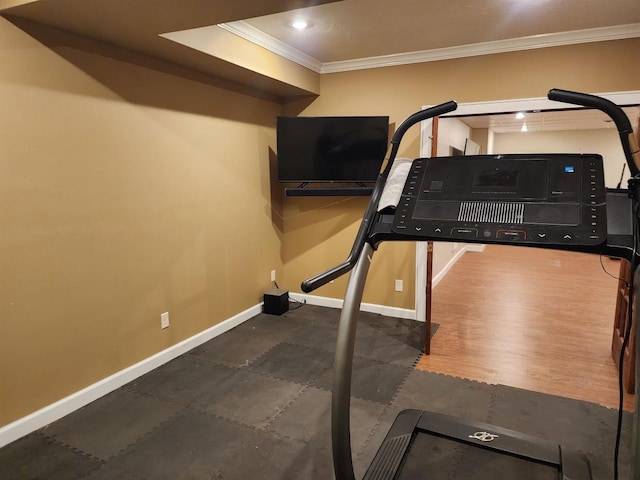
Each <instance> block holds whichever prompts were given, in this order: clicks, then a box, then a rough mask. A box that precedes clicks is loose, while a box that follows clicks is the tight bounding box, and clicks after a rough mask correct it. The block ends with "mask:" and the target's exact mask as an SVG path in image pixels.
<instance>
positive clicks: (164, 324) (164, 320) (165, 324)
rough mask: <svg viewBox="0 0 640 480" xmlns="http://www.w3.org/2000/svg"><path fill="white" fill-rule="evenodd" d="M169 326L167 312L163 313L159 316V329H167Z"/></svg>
mask: <svg viewBox="0 0 640 480" xmlns="http://www.w3.org/2000/svg"><path fill="white" fill-rule="evenodd" d="M168 326H169V312H164V313H163V314H161V315H160V328H167V327H168Z"/></svg>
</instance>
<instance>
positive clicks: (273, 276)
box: [271, 270, 276, 282]
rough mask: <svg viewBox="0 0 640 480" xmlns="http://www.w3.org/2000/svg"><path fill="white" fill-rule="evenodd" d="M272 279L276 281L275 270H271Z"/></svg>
mask: <svg viewBox="0 0 640 480" xmlns="http://www.w3.org/2000/svg"><path fill="white" fill-rule="evenodd" d="M271 281H272V282H275V281H276V271H275V270H271Z"/></svg>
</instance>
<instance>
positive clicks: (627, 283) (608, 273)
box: [600, 253, 629, 288]
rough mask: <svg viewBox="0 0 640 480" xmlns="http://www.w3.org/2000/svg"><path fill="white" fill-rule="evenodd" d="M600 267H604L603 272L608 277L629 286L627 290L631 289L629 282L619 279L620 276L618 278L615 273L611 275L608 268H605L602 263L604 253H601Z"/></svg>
mask: <svg viewBox="0 0 640 480" xmlns="http://www.w3.org/2000/svg"><path fill="white" fill-rule="evenodd" d="M600 266H601V267H602V271H603V272H604V273H606V274H607V275H609V276H610V277H611V278H615V279H616V280H618V281H621V282H624V283H625V285H626V286H627V288H629V282H627V281H626V280H625V279H623V278H620V277H619V276H617V275H614V274H613V273H611V272H609V271H608V270H607V267H605V266H604V263H603V262H602V253H600Z"/></svg>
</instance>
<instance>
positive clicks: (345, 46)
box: [228, 0, 640, 71]
mask: <svg viewBox="0 0 640 480" xmlns="http://www.w3.org/2000/svg"><path fill="white" fill-rule="evenodd" d="M301 18H302V19H305V20H306V21H307V22H309V24H310V27H309V28H307V29H306V30H303V31H298V30H296V29H294V28H292V27H291V23H292V22H293V21H294V20H297V19H301ZM228 26H229V27H230V28H231V29H233V30H235V31H236V33H238V34H240V35H246V36H247V37H249V38H253V40H254V41H257V42H262V43H263V45H265V46H268V45H269V43H271V44H274V45H279V47H280V49H281V50H282V49H284V50H287V49H288V50H290V51H291V52H293V53H292V55H295V52H298V53H301V54H302V55H303V56H306V57H307V59H308V61H309V62H310V63H313V62H314V61H315V62H317V64H319V65H320V68H321V71H323V70H324V71H329V70H327V68H326V67H327V66H330V67H338V68H339V67H340V66H342V67H344V68H345V69H347V67H348V66H349V64H350V63H351V64H353V62H354V61H357V60H360V61H362V60H368V61H365V62H364V63H365V65H364V67H363V68H369V67H370V66H372V63H374V59H377V60H379V61H380V60H382V61H386V62H388V63H394V62H395V63H407V62H408V61H411V59H412V58H416V57H417V61H422V60H423V59H424V58H428V57H429V56H432V57H433V56H434V55H435V59H440V58H451V57H452V56H465V55H473V54H478V53H492V52H494V53H495V52H498V51H505V50H518V49H523V48H540V47H545V46H553V45H561V44H567V43H584V42H590V41H599V40H606V39H614V38H629V37H638V36H640V0H606V1H605V0H429V1H425V0H392V1H390V0H343V1H339V2H334V3H327V4H324V5H318V6H313V7H308V8H303V9H297V10H292V11H287V12H283V13H278V14H273V15H266V16H262V17H257V18H251V19H246V20H244V21H241V22H234V23H230V24H228ZM245 38H246V37H245ZM408 54H411V55H408ZM336 63H338V64H342V65H338V66H336V65H334V64H336ZM385 64H386V63H385ZM323 67H324V69H323ZM330 70H331V71H332V69H330Z"/></svg>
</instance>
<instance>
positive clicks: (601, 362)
mask: <svg viewBox="0 0 640 480" xmlns="http://www.w3.org/2000/svg"><path fill="white" fill-rule="evenodd" d="M601 261H602V264H603V265H604V266H605V268H606V269H607V271H608V272H610V273H611V274H612V275H615V276H617V275H618V271H619V265H620V264H619V261H617V260H612V259H609V258H607V257H602V259H601V258H600V257H599V256H597V255H589V254H581V253H573V252H564V251H553V250H544V249H534V248H526V249H525V248H518V247H511V246H498V245H487V246H486V248H485V251H484V252H467V253H465V254H464V255H463V257H462V258H461V259H460V260H459V261H458V262H457V263H456V264H455V265H454V266H453V268H452V269H451V270H450V272H449V273H448V274H447V275H446V276H445V278H444V279H443V280H442V281H441V282H440V284H438V286H437V287H436V288H435V289H434V291H433V305H432V314H431V315H432V321H433V322H436V323H439V324H440V327H439V329H438V331H437V333H436V335H435V336H434V337H433V339H432V342H431V355H428V356H427V355H423V356H422V357H421V359H420V361H419V362H418V364H417V366H416V368H418V369H420V370H427V371H432V372H438V373H443V374H446V375H453V376H456V377H461V378H467V379H472V380H477V381H481V382H486V383H499V384H503V385H510V386H513V387H519V388H524V389H527V390H533V391H538V392H544V393H550V394H554V395H560V396H563V397H568V398H574V399H579V400H586V401H590V402H595V403H598V404H600V405H603V406H606V407H611V408H617V406H618V382H617V368H616V366H615V364H614V362H613V359H612V356H611V338H612V332H613V315H614V310H615V294H616V286H617V280H616V279H614V278H613V277H611V276H609V275H607V274H606V273H605V272H604V271H603V269H602V266H601V263H600V262H601ZM624 405H625V410H628V411H631V410H632V409H633V396H632V395H625V403H624Z"/></svg>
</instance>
